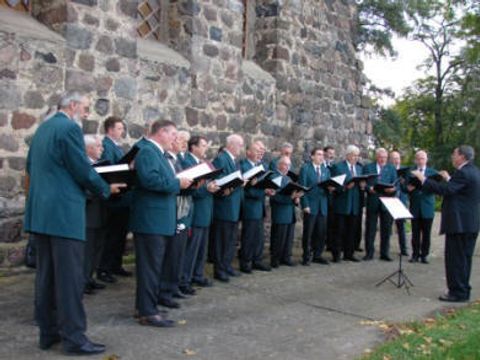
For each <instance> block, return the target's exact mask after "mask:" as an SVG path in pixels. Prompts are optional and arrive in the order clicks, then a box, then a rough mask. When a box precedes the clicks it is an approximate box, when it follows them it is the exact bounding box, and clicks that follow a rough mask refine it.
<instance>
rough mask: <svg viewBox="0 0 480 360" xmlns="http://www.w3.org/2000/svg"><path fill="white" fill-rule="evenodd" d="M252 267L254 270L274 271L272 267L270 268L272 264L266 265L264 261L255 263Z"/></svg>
mask: <svg viewBox="0 0 480 360" xmlns="http://www.w3.org/2000/svg"><path fill="white" fill-rule="evenodd" d="M252 269H253V270H258V271H272V269H271V268H270V266H268V265H265V264H264V263H261V262H259V263H253V265H252Z"/></svg>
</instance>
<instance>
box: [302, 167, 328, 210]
mask: <svg viewBox="0 0 480 360" xmlns="http://www.w3.org/2000/svg"><path fill="white" fill-rule="evenodd" d="M320 168H321V171H322V173H321V178H320V180H319V179H317V173H316V172H315V167H314V165H313V163H312V162H308V163H305V164H304V165H303V166H302V168H301V169H300V175H299V179H298V182H299V183H300V184H301V185H303V186H306V187H312V189H311V190H310V191H309V192H307V193H306V194H305V195H304V196H302V198H301V199H300V203H301V205H302V209H305V208H307V207H309V208H310V214H312V215H314V216H315V215H317V214H318V213H320V214H321V215H323V216H327V213H328V191H327V190H325V189H324V188H322V187H320V186H317V184H318V183H319V182H322V181H325V180H328V179H329V178H330V170H329V169H328V168H327V167H326V166H325V165H324V164H321V165H320Z"/></svg>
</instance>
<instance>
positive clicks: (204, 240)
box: [180, 227, 210, 286]
mask: <svg viewBox="0 0 480 360" xmlns="http://www.w3.org/2000/svg"><path fill="white" fill-rule="evenodd" d="M209 230H210V228H209V227H192V229H191V234H190V236H189V237H188V239H187V246H186V249H185V258H184V259H185V260H184V262H183V271H182V278H181V280H180V285H181V286H189V285H190V284H191V282H192V280H195V281H202V280H204V279H205V276H204V275H203V271H204V268H205V261H206V254H207V244H208V233H209Z"/></svg>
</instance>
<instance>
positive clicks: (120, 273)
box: [113, 268, 132, 277]
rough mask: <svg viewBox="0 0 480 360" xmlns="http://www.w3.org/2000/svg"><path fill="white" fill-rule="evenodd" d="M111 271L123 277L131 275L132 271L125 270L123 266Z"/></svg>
mask: <svg viewBox="0 0 480 360" xmlns="http://www.w3.org/2000/svg"><path fill="white" fill-rule="evenodd" d="M113 273H114V274H115V275H118V276H123V277H129V276H132V272H131V271H127V270H125V269H124V268H120V269H117V270H115V271H113Z"/></svg>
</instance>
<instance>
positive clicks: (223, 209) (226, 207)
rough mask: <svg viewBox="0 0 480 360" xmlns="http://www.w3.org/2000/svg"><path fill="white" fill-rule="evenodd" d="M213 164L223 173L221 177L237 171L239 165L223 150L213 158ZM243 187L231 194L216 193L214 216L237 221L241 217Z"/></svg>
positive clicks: (219, 218)
mask: <svg viewBox="0 0 480 360" xmlns="http://www.w3.org/2000/svg"><path fill="white" fill-rule="evenodd" d="M213 165H214V166H215V167H216V168H217V169H220V168H222V173H221V174H220V175H219V178H221V177H223V176H226V175H228V174H231V173H233V172H235V171H237V166H236V164H235V163H234V162H233V160H232V158H231V157H230V155H229V154H227V153H226V152H225V151H222V152H221V153H220V154H218V156H217V157H216V158H215V159H214V160H213ZM242 193H243V191H242V188H241V187H237V188H236V189H235V190H234V191H233V192H232V193H231V194H230V195H228V196H222V195H215V197H214V208H213V218H214V219H218V220H223V221H231V222H237V221H238V220H239V218H240V206H241V201H242Z"/></svg>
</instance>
